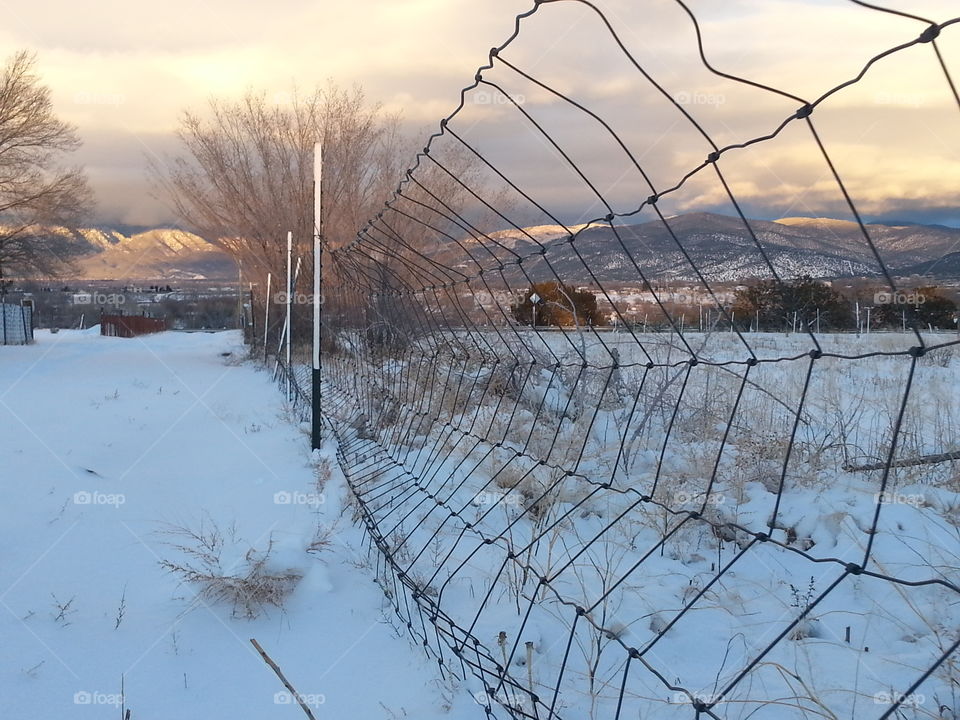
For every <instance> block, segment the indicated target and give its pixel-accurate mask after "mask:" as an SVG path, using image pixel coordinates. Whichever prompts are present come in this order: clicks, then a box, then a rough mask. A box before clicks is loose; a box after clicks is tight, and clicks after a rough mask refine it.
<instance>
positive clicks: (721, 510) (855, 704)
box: [325, 332, 960, 720]
mask: <svg viewBox="0 0 960 720" xmlns="http://www.w3.org/2000/svg"><path fill="white" fill-rule="evenodd" d="M539 335H542V336H543V337H538V338H534V337H532V336H531V334H530V333H526V336H527V337H526V340H528V341H529V344H530V345H531V346H532V347H533V348H534V349H535V351H536V352H537V353H538V356H537V357H535V359H536V362H535V363H534V362H533V361H531V360H529V359H528V356H526V355H524V352H526V350H521V349H519V341H518V343H517V344H516V345H514V346H499V347H497V348H496V352H493V353H491V355H492V356H494V357H496V358H497V359H498V360H499V359H500V358H509V357H510V353H515V357H517V358H520V360H519V361H518V363H510V362H499V363H493V362H492V361H491V362H488V363H487V364H484V363H482V362H480V361H479V360H477V355H479V352H480V351H479V350H477V351H476V352H475V353H474V354H473V356H470V355H469V354H467V353H464V352H454V351H444V350H443V349H442V345H440V343H438V347H441V350H440V351H437V352H434V351H433V350H432V349H431V348H424V347H423V346H416V347H413V348H412V349H411V350H410V351H409V352H407V353H406V354H402V355H399V356H398V355H396V354H377V353H369V352H368V353H365V352H363V350H362V344H361V342H359V341H358V339H357V338H356V337H354V336H351V335H350V334H349V333H346V332H345V333H342V334H341V335H340V336H338V338H337V340H338V343H339V347H340V350H339V352H337V353H331V355H330V356H329V358H328V360H327V362H328V365H327V367H328V368H330V367H331V366H332V369H330V370H329V372H328V378H330V380H329V383H330V390H329V391H328V393H327V395H326V396H325V397H326V400H325V402H326V403H327V406H328V407H329V408H330V411H329V412H328V416H329V417H330V418H332V421H333V422H334V423H335V424H337V426H338V427H339V428H340V432H341V436H342V437H343V439H344V442H343V445H342V448H343V452H344V461H345V462H344V464H345V466H346V467H347V468H348V471H349V472H350V473H351V479H352V482H353V484H354V486H355V488H356V489H357V491H358V493H359V494H360V496H361V497H362V498H363V500H364V502H365V504H366V507H367V509H368V510H369V512H370V514H371V516H372V518H373V522H374V523H375V524H376V525H377V526H378V528H379V529H380V531H381V532H382V534H383V536H384V540H383V544H384V546H385V549H386V550H387V551H388V552H389V554H390V555H391V556H392V557H393V558H394V559H395V561H396V563H397V564H398V566H399V567H400V569H401V570H402V571H403V573H404V575H405V578H406V580H405V584H404V586H405V587H406V588H407V589H408V592H407V596H408V597H407V599H405V600H404V602H403V603H401V604H406V603H407V600H409V603H408V604H409V605H412V604H413V602H414V600H416V601H417V602H419V603H420V604H421V606H422V607H425V608H426V609H428V610H429V611H430V614H433V615H436V616H437V617H438V618H439V621H438V625H439V628H440V632H439V633H438V634H436V637H435V638H434V637H433V634H432V633H431V632H430V631H425V635H426V636H428V640H429V642H430V644H431V646H432V647H434V650H435V652H438V653H445V654H446V657H447V661H448V662H449V663H451V664H452V665H454V666H456V662H457V661H456V660H454V659H451V655H452V653H451V647H450V646H451V645H455V644H469V645H470V647H472V648H474V649H475V652H476V655H477V658H478V659H477V663H479V664H482V665H483V666H484V667H485V668H486V677H485V678H484V680H489V679H490V677H493V678H494V679H493V682H492V685H494V686H495V688H494V689H493V690H487V692H488V694H490V695H492V696H493V697H494V700H495V701H496V702H495V703H493V704H494V706H495V707H496V706H497V705H498V704H499V705H501V706H503V705H512V706H514V707H519V708H520V711H522V712H528V713H532V712H533V709H536V712H537V713H538V715H537V716H538V717H547V716H548V714H549V713H550V712H552V710H551V708H554V709H556V715H555V717H562V718H564V720H566V719H567V718H570V719H571V720H573V719H574V718H577V719H579V718H591V719H593V718H596V719H597V720H600V719H601V718H602V719H609V718H614V717H618V715H617V713H618V712H619V710H618V708H620V707H622V710H623V712H622V713H621V714H620V715H619V717H634V718H635V717H642V718H645V720H653V718H663V719H664V720H672V719H673V718H684V719H685V720H686V719H688V718H693V717H695V716H696V717H705V715H703V714H700V715H698V714H697V711H696V710H695V708H694V707H693V706H694V705H695V704H697V703H702V704H704V705H710V706H712V708H711V710H712V712H713V715H711V717H721V718H726V719H728V720H767V719H769V720H810V719H811V718H834V719H836V720H839V719H841V718H842V719H843V720H847V719H855V720H859V719H860V718H886V717H896V718H908V719H910V720H919V719H922V718H938V719H941V720H942V719H945V718H946V719H949V720H960V674H958V671H960V664H958V646H960V637H958V634H957V633H958V628H960V614H958V613H960V604H958V602H957V601H958V597H960V575H958V567H960V530H958V527H960V515H958V512H960V474H958V470H960V467H958V463H956V462H943V463H936V464H916V463H914V464H909V463H908V464H907V465H906V466H904V467H901V468H897V469H895V470H894V471H891V472H890V473H889V475H888V476H887V478H886V480H884V477H883V473H882V471H878V470H876V469H870V464H871V463H876V462H877V461H882V460H883V459H884V458H885V457H887V456H888V455H889V453H890V452H891V450H890V443H891V441H890V438H891V437H892V436H893V432H894V426H895V424H896V423H898V422H899V424H898V425H896V427H897V428H898V429H899V432H898V433H897V437H898V442H897V444H896V446H895V447H894V450H895V452H894V459H896V460H903V461H909V460H911V459H916V458H917V457H919V456H922V455H924V454H927V453H942V452H944V451H952V450H954V449H955V448H956V447H957V445H956V438H957V428H958V427H960V405H958V401H960V399H958V396H957V393H956V388H957V386H958V383H960V361H958V360H960V358H958V357H957V355H956V346H955V345H949V343H955V336H953V335H931V336H930V337H925V338H924V340H925V341H926V344H927V346H928V347H929V348H934V349H932V350H931V351H930V352H928V353H927V354H925V355H923V356H922V357H920V358H919V359H918V360H917V361H916V362H914V359H913V358H911V357H910V356H909V355H908V354H906V353H904V352H903V351H904V350H905V349H906V348H909V347H911V346H912V345H914V344H916V338H915V337H913V336H911V335H906V334H900V333H891V334H887V335H883V336H875V337H874V336H862V337H856V336H853V335H827V336H821V337H820V338H819V341H820V345H821V347H822V350H823V354H822V356H820V357H819V359H816V360H813V359H812V358H811V356H810V355H809V354H808V352H809V351H810V350H811V349H812V347H811V345H810V339H809V338H808V337H806V336H801V335H792V336H784V335H774V334H764V335H753V334H751V335H750V336H749V341H750V346H751V347H752V348H753V350H754V351H755V352H756V355H757V356H758V357H759V358H760V359H761V360H762V361H763V360H772V359H779V361H777V362H760V363H758V364H757V365H756V366H755V367H753V368H751V369H750V370H749V377H747V374H746V373H747V371H746V370H744V368H745V367H748V366H746V365H744V359H745V358H746V357H748V355H747V354H746V350H745V349H744V347H743V344H742V343H741V342H740V341H739V340H738V339H737V337H736V336H735V335H733V334H730V333H722V334H721V333H716V334H712V335H709V336H698V335H697V334H693V333H691V334H689V335H687V336H685V337H684V339H683V340H685V341H686V342H687V343H689V345H690V347H691V348H693V349H694V350H695V351H696V352H697V355H698V358H699V359H700V361H701V362H700V363H698V364H697V365H696V366H693V365H690V364H688V363H687V360H688V356H687V354H686V347H685V346H684V345H683V343H682V342H680V340H679V339H677V338H675V337H673V338H671V337H670V336H667V335H665V334H663V335H650V336H644V337H642V338H641V345H642V351H641V349H640V347H639V346H638V345H637V344H635V343H632V342H631V341H629V340H628V338H626V337H624V336H620V337H617V336H604V338H603V343H606V344H608V345H613V346H614V347H615V348H616V349H617V350H618V352H619V362H620V364H619V365H618V367H616V368H614V367H613V366H612V364H611V363H610V362H609V357H610V356H611V354H607V350H606V349H605V347H604V345H603V344H602V343H601V339H599V338H582V337H581V336H580V335H577V334H573V333H568V334H563V333H549V334H547V333H543V334H539ZM461 337H465V338H466V337H469V336H468V335H467V334H466V333H464V334H463V336H461ZM474 337H475V336H474ZM446 339H447V338H446V336H444V337H443V338H442V340H446ZM496 339H497V338H496V337H495V336H494V335H492V334H490V335H488V336H487V337H486V338H485V340H487V341H490V342H496ZM429 340H430V338H428V339H427V340H422V342H423V343H424V344H426V343H427V342H428V341H429ZM538 342H539V343H540V346H538V345H536V344H535V343H538ZM581 343H583V345H581ZM477 344H478V345H479V343H477ZM938 346H939V347H938ZM358 347H359V348H360V349H359V350H358V349H357V348H358ZM581 349H582V351H583V353H584V355H585V356H586V357H587V358H588V359H589V361H590V362H591V363H592V365H590V366H587V365H581V356H580V355H579V354H577V351H579V350H581ZM645 353H649V355H648V356H649V357H650V358H651V359H652V360H654V362H655V363H657V364H656V365H655V366H654V367H652V368H651V369H650V370H649V372H648V371H647V368H646V367H645V366H644V360H645V357H644V354H645ZM737 359H739V361H740V365H739V366H737V365H729V366H724V365H721V363H727V362H728V361H730V360H737ZM524 363H526V364H524ZM808 378H809V380H808ZM908 378H910V381H909V385H908ZM745 380H749V383H747V382H745ZM907 387H910V388H912V391H911V392H910V393H909V395H908V398H909V401H908V402H906V403H904V399H903V398H904V396H905V394H906V388H907ZM801 407H802V412H799V413H798V412H797V409H798V408H801ZM898 418H900V419H901V420H902V422H900V421H898ZM794 426H796V431H795V433H794V432H793V428H794ZM791 438H792V440H791ZM621 446H622V447H623V449H624V452H623V454H622V455H619V456H618V455H617V450H618V449H619V448H620V447H621ZM861 464H862V465H866V467H862V466H861ZM880 467H881V468H882V467H883V463H882V462H881V465H880ZM383 468H390V471H389V472H387V471H384V470H383ZM693 511H696V512H695V513H694V512H693ZM761 538H762V539H761ZM861 566H862V567H863V569H864V570H865V572H864V573H862V574H861V573H860V569H861ZM544 581H546V582H544ZM381 582H382V583H383V584H384V587H385V588H391V589H393V588H396V587H397V585H398V583H397V582H395V581H394V579H393V578H391V577H390V576H389V574H387V573H384V574H383V577H382V580H381ZM397 602H399V601H397ZM577 608H582V609H584V612H583V613H582V615H581V614H578V610H577ZM580 618H583V619H580ZM468 635H469V637H468ZM441 638H443V639H441ZM449 638H453V639H454V640H455V642H452V641H451V640H450V639H449ZM631 652H635V653H636V655H637V658H638V660H643V661H645V662H643V663H641V662H634V663H632V664H631V663H629V662H628V658H629V657H630V653H631ZM501 663H502V665H504V666H506V667H507V668H508V677H506V678H504V679H503V681H500V680H498V677H499V676H500V674H501V673H500V671H499V670H498V669H497V668H496V667H495V666H496V665H500V664H501ZM934 667H936V670H935V671H933V672H932V673H930V674H929V675H927V671H928V670H929V669H931V668H934ZM464 684H465V685H466V686H467V688H468V689H469V690H471V691H472V692H474V693H475V694H477V695H479V694H480V693H482V692H483V691H484V687H483V685H481V682H480V679H479V678H475V677H473V676H470V677H469V678H468V679H467V681H466V682H465V683H464ZM901 694H902V695H903V698H902V702H901V703H900V707H899V708H896V709H895V708H893V707H892V705H893V704H894V703H895V702H899V701H900V700H901V697H900V696H901ZM621 700H622V703H621ZM496 712H497V713H498V714H496V715H495V717H506V716H507V715H506V713H505V712H504V711H503V708H501V707H496ZM514 716H517V713H515V714H514ZM551 717H554V715H551Z"/></svg>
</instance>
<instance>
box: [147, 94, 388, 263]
mask: <svg viewBox="0 0 960 720" xmlns="http://www.w3.org/2000/svg"><path fill="white" fill-rule="evenodd" d="M397 128H398V121H397V118H396V117H394V116H391V115H388V114H386V113H385V112H384V111H383V110H382V109H381V108H380V107H379V106H377V105H371V104H369V103H368V102H367V101H366V98H365V97H364V95H363V92H362V91H361V90H360V89H358V88H354V89H352V90H344V89H341V88H338V87H336V86H335V85H332V84H331V85H328V86H327V87H326V88H323V89H318V90H315V91H313V92H311V93H309V94H301V93H299V92H294V93H293V94H292V95H291V96H290V98H289V102H285V103H280V104H278V103H272V102H270V101H269V100H268V99H267V97H266V95H265V94H264V93H254V92H251V93H248V94H247V95H246V97H244V98H243V99H242V100H240V101H238V102H233V103H230V102H221V101H217V100H212V101H211V102H210V106H209V108H208V112H207V113H205V114H203V115H200V114H196V113H193V112H186V113H184V115H183V117H182V120H181V124H180V128H179V131H178V136H179V139H180V141H181V143H182V146H183V153H182V154H181V155H179V156H177V157H173V158H167V159H165V160H163V161H160V162H151V174H152V176H153V179H154V181H155V184H156V185H157V187H158V189H159V190H160V194H161V195H162V196H163V197H165V198H166V199H168V200H169V201H171V202H172V204H173V206H174V209H175V210H176V211H177V213H178V214H179V215H180V216H181V217H182V218H183V219H184V220H185V221H186V222H187V223H188V224H190V225H192V226H193V227H194V228H195V229H196V230H197V231H198V232H199V234H201V235H203V236H204V237H206V238H208V239H209V240H210V241H211V242H214V243H216V244H218V245H220V246H221V247H223V248H224V249H226V250H227V251H228V252H230V253H231V254H232V255H233V256H234V257H235V258H236V259H237V260H238V261H240V262H241V263H242V264H243V266H244V270H245V272H246V273H247V274H248V276H251V277H254V278H261V277H262V278H265V277H266V273H267V272H268V271H269V272H273V273H274V274H275V275H276V274H279V273H281V271H282V268H283V266H284V250H285V242H284V238H285V237H286V233H287V231H288V230H289V231H292V232H293V233H294V238H295V241H296V243H297V248H298V252H299V253H300V254H302V255H303V256H304V258H305V259H306V256H308V254H309V247H310V244H311V242H312V237H313V218H312V213H311V210H312V207H313V147H314V143H315V142H316V141H318V140H320V141H322V142H323V147H324V173H325V176H324V208H325V213H324V215H325V223H326V225H325V227H324V235H325V237H326V240H327V242H328V244H329V245H331V246H334V247H335V246H337V245H339V244H342V243H343V242H346V241H347V240H349V239H350V238H351V237H352V236H353V235H354V234H356V232H357V230H358V229H359V227H360V225H361V224H362V223H363V222H364V221H365V220H366V219H367V218H368V217H369V216H370V215H371V214H372V213H374V212H375V208H376V206H377V204H378V203H380V202H382V201H383V199H384V197H385V195H386V194H387V192H388V188H389V187H390V183H395V182H396V178H397V177H398V176H399V165H398V163H399V160H400V158H401V157H402V153H401V152H400V151H399V144H400V139H399V137H400V136H399V133H398V130H397ZM304 270H305V280H306V281H307V282H309V280H310V278H309V277H306V275H309V271H310V264H309V263H306V264H305V266H304Z"/></svg>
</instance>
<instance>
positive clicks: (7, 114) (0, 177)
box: [0, 52, 92, 285]
mask: <svg viewBox="0 0 960 720" xmlns="http://www.w3.org/2000/svg"><path fill="white" fill-rule="evenodd" d="M34 62H35V59H34V57H33V55H31V54H30V53H27V52H18V53H17V54H15V55H14V56H13V57H12V58H10V60H9V61H8V62H7V64H6V65H5V66H4V68H3V70H2V73H0V285H2V280H3V279H4V278H5V277H15V276H20V277H24V276H37V275H41V276H56V275H60V274H63V273H64V272H67V271H69V270H70V269H71V259H72V258H73V257H74V256H75V255H76V254H77V253H78V252H81V251H82V250H83V249H84V245H83V244H82V243H77V242H76V241H74V239H73V237H72V230H73V228H75V227H76V224H77V223H78V222H79V221H80V219H81V218H82V217H83V216H84V214H85V213H86V211H87V210H88V208H89V207H90V205H91V198H92V195H91V193H90V190H89V187H88V186H87V182H86V179H85V177H84V175H83V173H82V171H81V170H80V169H78V168H69V167H64V166H63V165H62V164H61V163H62V159H63V156H64V155H66V154H67V153H70V152H71V151H73V150H75V149H76V148H77V147H78V146H79V144H80V140H79V138H78V137H77V134H76V131H75V130H74V128H73V127H72V126H70V125H68V124H67V123H65V122H63V121H62V120H59V119H58V118H57V117H56V116H55V115H54V113H53V107H52V104H51V101H50V90H49V89H48V88H47V87H45V86H43V85H41V84H40V80H39V78H38V77H37V75H36V74H35V73H34V72H33V67H34Z"/></svg>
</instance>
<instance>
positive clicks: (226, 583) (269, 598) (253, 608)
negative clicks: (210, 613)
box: [160, 518, 303, 620]
mask: <svg viewBox="0 0 960 720" xmlns="http://www.w3.org/2000/svg"><path fill="white" fill-rule="evenodd" d="M161 532H162V534H163V535H165V536H167V537H169V538H171V539H170V540H169V541H168V542H167V543H166V544H167V545H168V546H170V547H171V548H172V549H173V550H175V551H176V552H177V553H179V555H180V556H181V557H180V559H178V560H170V559H163V560H161V561H160V565H161V567H163V568H164V569H165V570H168V571H169V572H171V573H173V574H174V575H177V576H178V577H179V578H180V579H181V581H183V582H186V583H189V584H190V585H193V586H195V587H197V588H198V590H199V592H198V597H199V598H200V599H201V600H203V601H204V602H209V603H213V604H223V605H227V606H229V607H230V608H231V609H232V610H231V614H232V615H233V616H234V617H242V618H246V619H248V620H252V619H254V618H256V617H259V616H260V615H261V614H262V613H263V612H264V611H265V610H266V609H267V607H268V606H273V607H275V608H279V609H282V608H283V604H284V602H285V601H286V599H287V597H288V596H289V595H290V594H291V593H292V592H293V590H294V589H295V588H296V586H297V583H299V582H300V580H301V579H302V577H303V576H302V574H301V573H300V572H299V571H296V570H282V571H276V570H274V569H272V568H271V566H270V559H271V552H272V550H273V539H272V538H271V539H270V540H269V541H268V543H267V547H266V549H264V550H257V549H256V548H253V547H251V548H249V549H247V551H246V552H245V553H244V555H243V561H242V562H241V563H237V565H238V566H237V567H226V568H225V567H224V563H223V560H222V557H223V554H224V550H225V549H226V548H227V542H228V537H227V536H225V534H224V533H223V531H222V530H221V529H220V527H219V526H218V525H217V524H216V523H215V522H213V521H212V520H210V519H209V518H206V519H205V520H204V522H203V523H202V524H201V526H200V529H199V530H193V529H191V528H188V527H183V526H177V525H171V526H168V527H167V528H166V529H165V530H163V531H161ZM229 542H230V543H231V544H235V543H236V542H237V539H236V535H235V532H234V531H233V530H232V529H231V531H230V533H229Z"/></svg>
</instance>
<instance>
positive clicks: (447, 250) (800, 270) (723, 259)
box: [72, 213, 960, 283]
mask: <svg viewBox="0 0 960 720" xmlns="http://www.w3.org/2000/svg"><path fill="white" fill-rule="evenodd" d="M668 223H669V225H670V229H671V230H672V232H673V236H675V237H676V239H674V237H673V236H671V234H670V232H668V231H667V229H666V228H665V227H664V225H663V223H661V222H660V221H659V220H656V221H651V222H645V223H636V224H622V225H621V224H618V225H615V227H614V229H611V228H610V226H608V225H594V226H584V225H576V226H571V227H569V228H564V227H561V226H558V225H538V226H532V227H528V228H525V229H524V230H523V231H520V230H501V231H497V232H493V233H491V234H490V237H491V238H492V239H493V240H494V241H495V242H490V241H486V240H484V241H483V242H482V243H481V242H479V241H477V240H474V239H472V238H471V239H466V240H463V241H462V244H463V245H464V247H466V249H467V250H469V251H470V253H471V255H473V257H474V258H475V259H476V262H474V261H472V260H469V259H467V258H466V254H465V253H464V251H463V249H461V248H460V246H459V245H457V244H455V243H453V242H451V241H447V242H444V243H442V244H438V245H433V246H430V247H427V248H424V252H425V254H428V255H429V256H430V257H432V258H433V259H434V260H435V261H437V262H441V263H443V264H445V265H448V266H452V267H454V268H456V269H458V270H460V271H461V272H463V273H464V274H470V275H473V274H475V273H476V272H477V270H478V269H479V268H478V266H477V263H479V264H480V265H481V266H482V267H483V268H485V269H488V270H495V269H496V268H497V267H498V266H499V265H500V264H501V263H509V264H508V266H507V269H505V271H504V272H505V273H506V274H507V276H508V279H510V280H511V281H514V280H516V281H518V282H523V280H524V279H525V278H524V272H525V273H526V274H527V275H529V276H530V277H531V278H533V279H534V280H542V279H548V278H552V277H553V273H552V272H551V271H550V268H549V267H548V266H547V262H549V264H550V266H552V267H553V269H554V270H555V271H556V272H557V274H559V275H560V276H561V277H564V278H569V279H570V282H574V283H578V282H583V283H588V282H590V281H591V277H590V272H592V273H593V275H594V276H595V277H596V279H597V280H601V281H604V282H613V283H636V282H637V281H638V280H639V275H638V272H637V267H639V268H640V270H642V271H643V273H644V275H646V277H647V278H648V279H658V280H677V281H695V280H697V275H696V272H695V270H694V268H693V266H695V267H696V268H697V269H698V270H699V271H700V272H701V273H702V274H703V276H704V277H705V278H706V279H707V280H710V281H713V282H727V281H730V282H735V281H739V280H744V279H747V278H751V277H769V269H768V265H767V262H768V261H769V263H771V264H772V265H773V266H774V268H776V270H777V272H778V274H780V275H781V277H796V276H799V275H811V276H813V277H817V278H841V277H861V276H867V277H869V276H878V275H880V265H879V263H878V262H877V259H876V257H875V255H874V253H873V250H872V249H871V247H870V244H869V243H868V242H867V240H866V238H865V237H864V235H863V232H862V230H861V228H860V226H859V225H858V224H857V223H854V222H850V221H846V220H834V219H830V218H783V219H780V220H774V221H767V220H751V221H750V226H751V228H752V230H753V233H754V235H755V237H756V241H755V240H754V238H753V237H752V236H751V235H750V233H748V232H747V230H746V228H745V227H744V224H743V222H742V221H741V220H740V219H739V218H735V217H729V216H725V215H717V214H713V213H691V214H686V215H677V216H674V217H671V218H668ZM568 230H569V231H572V232H573V233H575V234H576V239H575V240H574V242H573V248H575V250H576V252H574V251H573V250H572V249H571V244H570V242H569V239H568V238H569V233H568ZM867 232H868V234H869V236H870V239H871V241H872V242H873V244H874V246H875V247H876V249H877V252H878V253H879V254H880V256H881V257H882V258H883V262H884V263H885V265H886V266H887V268H888V269H889V270H890V272H891V273H892V274H894V275H900V276H908V275H930V276H931V277H933V278H936V279H945V278H960V229H957V228H950V227H945V226H942V225H917V224H909V223H904V224H897V225H891V224H870V225H868V226H867ZM618 236H619V237H618ZM72 239H73V240H75V241H77V242H79V243H82V244H83V247H82V254H81V256H80V259H79V263H78V264H79V267H80V271H81V275H82V277H84V278H86V279H97V280H106V279H169V280H178V279H204V278H207V279H224V280H225V279H233V278H235V277H236V274H237V266H236V264H235V262H234V261H233V259H232V258H231V257H230V256H229V255H228V254H227V253H226V252H224V251H223V250H222V249H221V248H219V247H218V246H216V245H214V244H213V243H211V242H209V241H207V240H205V239H204V238H201V237H199V236H197V235H194V234H192V233H189V232H186V231H184V230H177V229H170V228H136V227H122V228H121V227H101V228H90V229H85V230H78V231H75V232H74V233H73V235H72ZM538 243H539V245H538ZM758 243H759V245H760V247H761V248H762V251H763V252H762V253H761V251H760V250H759V249H758V247H757V245H758ZM540 246H542V247H543V248H544V253H543V255H541V254H540ZM625 250H626V251H625ZM578 254H579V256H580V257H578ZM517 256H520V257H524V258H526V259H525V260H524V261H523V271H521V270H520V268H519V267H518V266H517V265H516V264H513V261H515V260H516V258H517ZM581 258H582V259H581ZM584 264H586V265H587V266H588V267H589V269H590V272H588V271H587V270H586V268H585V267H584Z"/></svg>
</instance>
